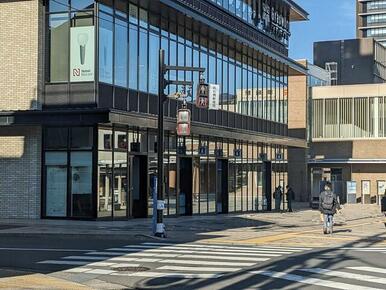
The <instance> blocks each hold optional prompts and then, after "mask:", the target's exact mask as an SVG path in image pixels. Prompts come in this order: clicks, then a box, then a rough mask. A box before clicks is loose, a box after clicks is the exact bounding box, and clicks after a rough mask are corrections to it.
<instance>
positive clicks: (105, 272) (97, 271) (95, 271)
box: [84, 269, 116, 275]
mask: <svg viewBox="0 0 386 290" xmlns="http://www.w3.org/2000/svg"><path fill="white" fill-rule="evenodd" d="M84 273H85V274H97V275H110V274H112V273H116V271H114V270H104V269H93V270H90V271H86V272H84Z"/></svg>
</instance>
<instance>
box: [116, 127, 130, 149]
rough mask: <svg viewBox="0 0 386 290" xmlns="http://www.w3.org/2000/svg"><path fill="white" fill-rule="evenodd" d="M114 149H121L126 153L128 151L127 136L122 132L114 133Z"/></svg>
mask: <svg viewBox="0 0 386 290" xmlns="http://www.w3.org/2000/svg"><path fill="white" fill-rule="evenodd" d="M114 135H115V137H114V148H115V149H122V150H124V151H126V150H127V149H128V147H127V144H128V143H127V134H126V132H124V131H115V132H114Z"/></svg>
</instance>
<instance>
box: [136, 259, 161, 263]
mask: <svg viewBox="0 0 386 290" xmlns="http://www.w3.org/2000/svg"><path fill="white" fill-rule="evenodd" d="M135 260H136V261H137V262H144V263H154V262H158V261H160V260H161V259H151V258H137V259H135Z"/></svg>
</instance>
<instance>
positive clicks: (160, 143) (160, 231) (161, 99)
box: [153, 49, 166, 238]
mask: <svg viewBox="0 0 386 290" xmlns="http://www.w3.org/2000/svg"><path fill="white" fill-rule="evenodd" d="M164 91H165V51H164V50H163V49H160V51H159V75H158V137H157V157H158V158H157V159H158V162H157V174H158V178H157V204H156V207H155V208H157V224H156V227H155V236H157V237H161V238H164V237H165V225H164V224H163V208H162V207H163V206H162V205H161V204H159V203H160V201H163V200H164V192H163V191H164V182H163V180H164V150H163V149H164V103H165V101H166V96H165V92H164ZM154 214H155V213H153V215H154Z"/></svg>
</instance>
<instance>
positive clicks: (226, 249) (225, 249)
mask: <svg viewBox="0 0 386 290" xmlns="http://www.w3.org/2000/svg"><path fill="white" fill-rule="evenodd" d="M125 248H128V249H137V250H139V249H149V251H150V250H152V249H157V250H169V249H174V250H190V251H192V250H201V249H204V250H216V251H221V252H240V253H265V252H266V253H280V254H292V253H293V252H297V251H294V250H280V249H270V248H253V249H248V248H241V247H221V246H210V245H209V246H201V245H200V246H198V245H192V246H190V245H187V246H180V245H176V246H167V247H159V246H150V245H145V246H133V245H129V246H125Z"/></svg>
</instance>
